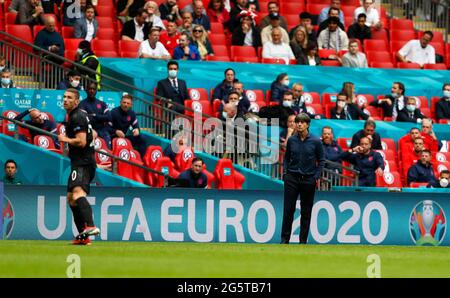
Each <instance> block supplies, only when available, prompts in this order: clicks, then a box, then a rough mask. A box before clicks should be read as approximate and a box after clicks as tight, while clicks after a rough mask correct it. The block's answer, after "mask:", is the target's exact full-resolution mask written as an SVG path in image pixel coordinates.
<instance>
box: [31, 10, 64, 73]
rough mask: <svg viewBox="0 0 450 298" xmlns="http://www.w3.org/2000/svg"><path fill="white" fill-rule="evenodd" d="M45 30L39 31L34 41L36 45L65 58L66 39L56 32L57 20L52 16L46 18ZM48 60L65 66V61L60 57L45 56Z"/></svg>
mask: <svg viewBox="0 0 450 298" xmlns="http://www.w3.org/2000/svg"><path fill="white" fill-rule="evenodd" d="M44 20H45V28H44V29H42V30H41V31H39V33H38V34H37V35H36V38H35V39H34V45H35V46H37V47H39V48H41V49H44V50H47V51H49V52H51V53H53V54H55V55H58V56H60V57H64V39H63V38H62V36H61V34H59V33H58V32H57V31H56V20H55V18H54V17H53V16H52V15H49V16H46V17H45V18H44ZM43 55H44V56H45V57H46V58H47V59H48V60H50V61H53V62H55V63H57V64H63V63H64V60H62V59H61V58H59V57H56V56H53V55H50V54H48V55H47V54H46V53H44V54H43Z"/></svg>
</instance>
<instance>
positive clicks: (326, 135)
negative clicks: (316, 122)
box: [322, 126, 342, 164]
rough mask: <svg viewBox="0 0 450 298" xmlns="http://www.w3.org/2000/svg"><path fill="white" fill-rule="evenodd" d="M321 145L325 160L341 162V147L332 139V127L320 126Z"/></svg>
mask: <svg viewBox="0 0 450 298" xmlns="http://www.w3.org/2000/svg"><path fill="white" fill-rule="evenodd" d="M322 146H323V152H324V153H325V159H326V160H329V161H332V162H335V163H339V164H340V163H342V157H341V155H342V148H341V146H339V145H338V143H337V142H336V141H335V140H334V134H333V129H332V128H331V127H330V126H324V127H323V128H322Z"/></svg>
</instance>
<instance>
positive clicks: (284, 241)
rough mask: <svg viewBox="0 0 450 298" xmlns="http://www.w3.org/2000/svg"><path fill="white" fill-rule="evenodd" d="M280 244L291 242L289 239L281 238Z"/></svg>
mask: <svg viewBox="0 0 450 298" xmlns="http://www.w3.org/2000/svg"><path fill="white" fill-rule="evenodd" d="M280 244H289V241H288V240H281V242H280Z"/></svg>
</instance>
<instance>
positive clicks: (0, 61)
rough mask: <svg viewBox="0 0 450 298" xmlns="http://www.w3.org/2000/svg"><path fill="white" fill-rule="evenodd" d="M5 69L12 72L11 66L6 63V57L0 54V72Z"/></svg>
mask: <svg viewBox="0 0 450 298" xmlns="http://www.w3.org/2000/svg"><path fill="white" fill-rule="evenodd" d="M5 69H9V70H12V65H11V64H10V63H9V61H6V57H5V56H4V55H1V54H0V72H2V71H3V70H5Z"/></svg>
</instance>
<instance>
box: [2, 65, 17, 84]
mask: <svg viewBox="0 0 450 298" xmlns="http://www.w3.org/2000/svg"><path fill="white" fill-rule="evenodd" d="M0 76H1V82H0V88H4V89H7V88H16V85H15V84H14V81H13V80H12V73H11V71H10V70H9V69H8V68H3V70H2V71H1V74H0Z"/></svg>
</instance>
